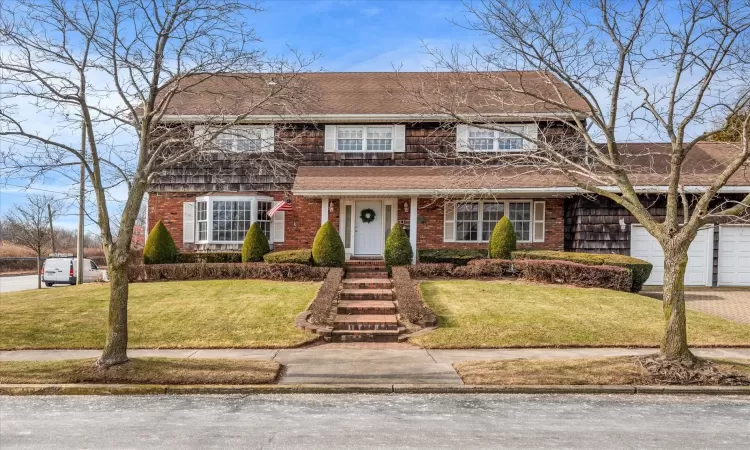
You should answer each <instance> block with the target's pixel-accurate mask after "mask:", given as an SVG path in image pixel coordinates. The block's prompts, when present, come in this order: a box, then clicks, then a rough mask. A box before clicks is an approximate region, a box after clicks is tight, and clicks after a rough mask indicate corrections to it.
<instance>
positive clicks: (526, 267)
mask: <svg viewBox="0 0 750 450" xmlns="http://www.w3.org/2000/svg"><path fill="white" fill-rule="evenodd" d="M513 268H514V269H515V270H517V271H518V272H519V273H520V275H521V278H523V279H525V280H529V281H536V282H539V283H548V284H572V285H573V286H580V287H597V288H604V289H613V290H616V291H624V292H629V291H630V289H631V287H632V286H633V279H632V276H631V272H630V270H628V269H626V268H624V267H615V266H589V265H586V264H578V263H574V262H570V261H542V260H526V261H515V262H514V263H513Z"/></svg>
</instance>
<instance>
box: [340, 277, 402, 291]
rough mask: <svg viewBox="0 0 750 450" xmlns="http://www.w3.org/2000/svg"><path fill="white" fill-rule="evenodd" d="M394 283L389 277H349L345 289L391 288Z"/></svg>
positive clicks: (345, 281)
mask: <svg viewBox="0 0 750 450" xmlns="http://www.w3.org/2000/svg"><path fill="white" fill-rule="evenodd" d="M392 287H393V285H392V284H391V280H389V279H387V278H347V279H345V280H344V289H391V288H392Z"/></svg>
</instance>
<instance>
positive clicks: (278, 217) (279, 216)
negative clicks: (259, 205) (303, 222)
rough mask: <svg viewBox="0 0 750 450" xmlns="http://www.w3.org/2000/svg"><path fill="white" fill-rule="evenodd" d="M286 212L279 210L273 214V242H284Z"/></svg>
mask: <svg viewBox="0 0 750 450" xmlns="http://www.w3.org/2000/svg"><path fill="white" fill-rule="evenodd" d="M285 218H286V213H285V212H284V211H277V212H276V214H274V215H273V231H272V233H271V234H272V236H273V242H284V219H285Z"/></svg>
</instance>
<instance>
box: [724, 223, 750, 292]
mask: <svg viewBox="0 0 750 450" xmlns="http://www.w3.org/2000/svg"><path fill="white" fill-rule="evenodd" d="M717 284H718V285H719V286H750V226H741V225H721V226H719V270H718V279H717Z"/></svg>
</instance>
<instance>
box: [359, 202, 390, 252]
mask: <svg viewBox="0 0 750 450" xmlns="http://www.w3.org/2000/svg"><path fill="white" fill-rule="evenodd" d="M381 211H382V202H380V201H376V200H362V201H357V202H356V215H355V216H354V254H355V255H362V256H367V255H381V254H382V253H383V218H382V214H381Z"/></svg>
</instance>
